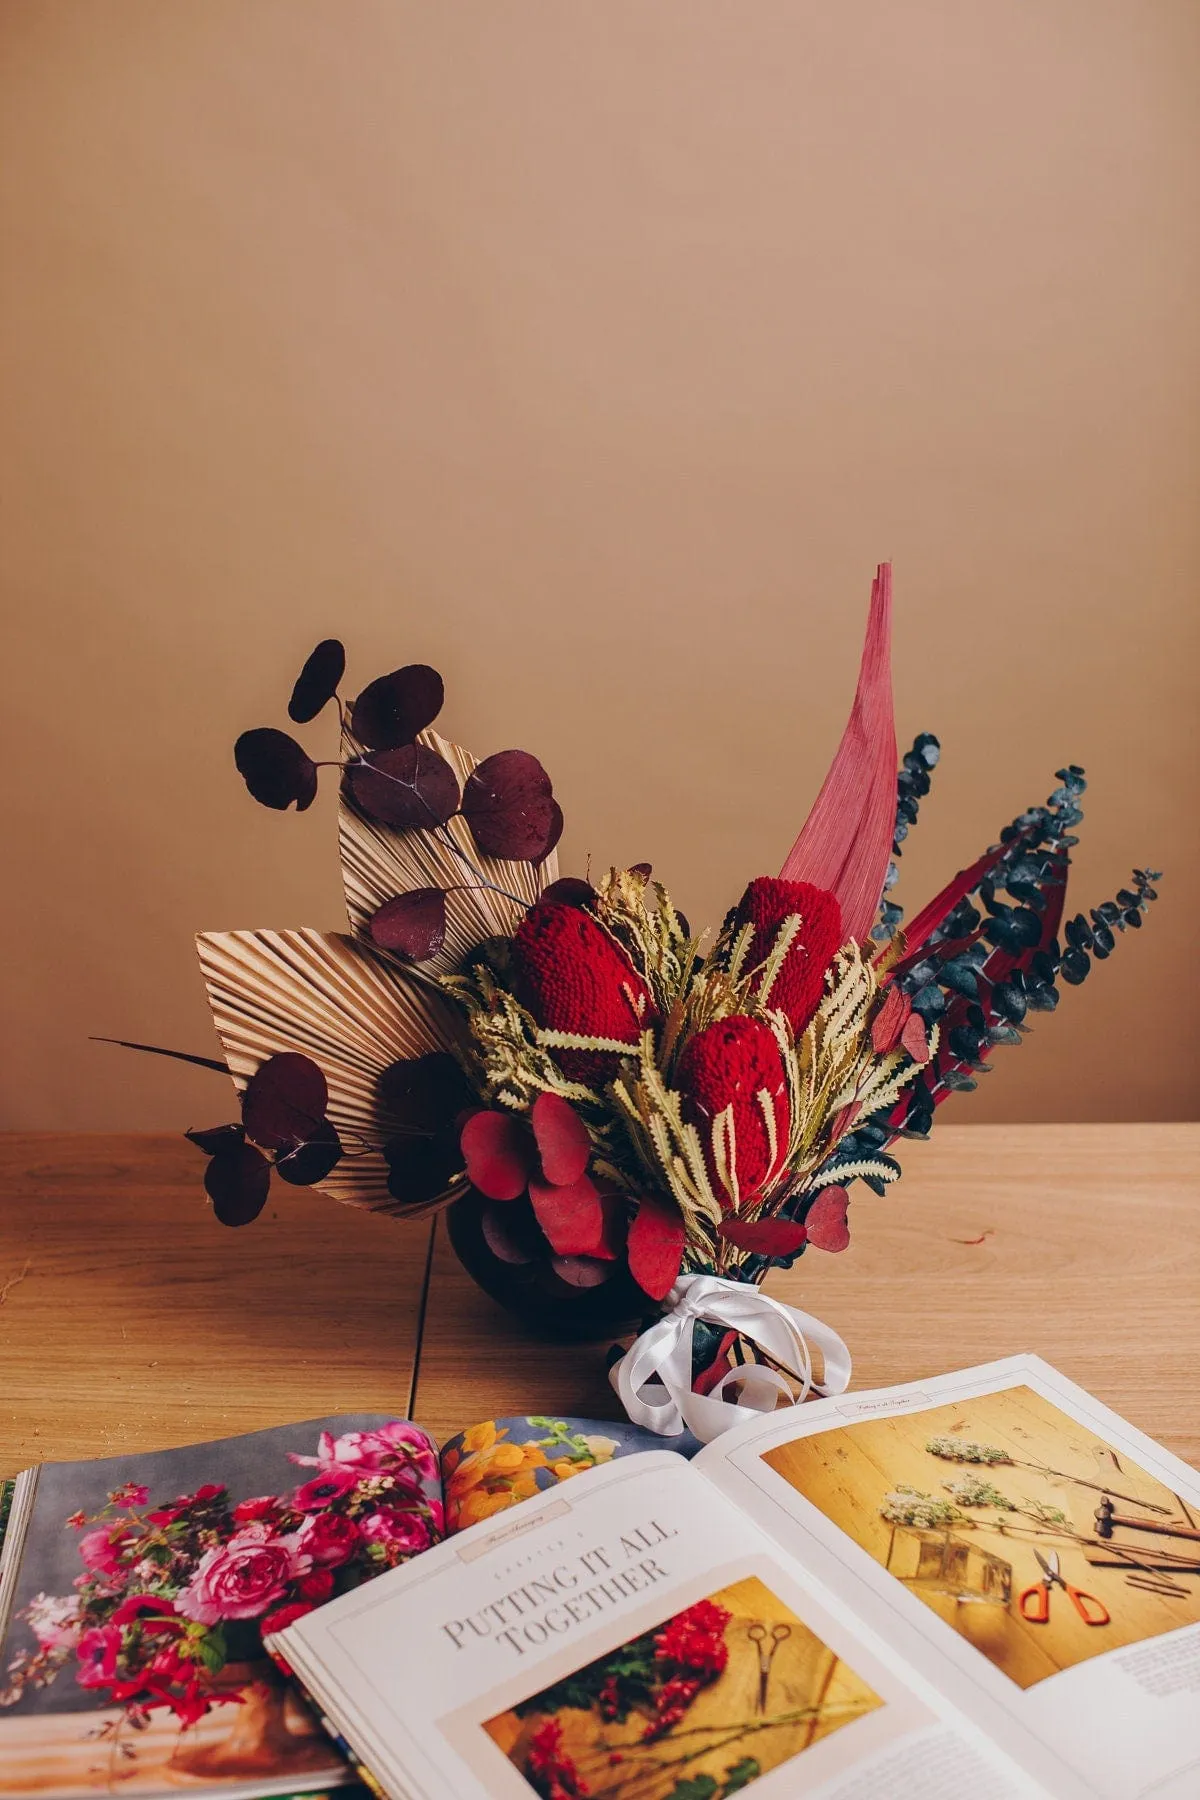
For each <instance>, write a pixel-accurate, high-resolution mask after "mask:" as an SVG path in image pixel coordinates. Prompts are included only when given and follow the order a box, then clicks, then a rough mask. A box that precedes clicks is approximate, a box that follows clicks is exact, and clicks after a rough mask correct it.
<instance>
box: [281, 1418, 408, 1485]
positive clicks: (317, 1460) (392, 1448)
mask: <svg viewBox="0 0 1200 1800" xmlns="http://www.w3.org/2000/svg"><path fill="white" fill-rule="evenodd" d="M291 1460H292V1462H296V1463H305V1464H308V1465H309V1466H310V1467H313V1468H319V1469H329V1468H346V1469H354V1470H356V1471H357V1472H358V1473H359V1474H360V1475H395V1474H398V1473H399V1472H400V1471H401V1470H402V1469H411V1470H415V1471H416V1472H417V1473H418V1474H419V1475H421V1476H422V1477H424V1478H425V1479H426V1480H428V1481H436V1480H437V1475H438V1465H437V1457H436V1456H435V1454H434V1452H433V1450H432V1448H431V1447H430V1443H429V1439H428V1438H427V1437H426V1436H425V1433H424V1432H423V1431H421V1430H419V1429H418V1427H417V1426H415V1425H410V1424H408V1423H407V1421H406V1420H404V1419H393V1420H392V1421H391V1422H390V1424H387V1425H382V1426H380V1428H379V1430H378V1431H347V1432H345V1433H344V1434H343V1435H342V1436H341V1437H340V1438H335V1437H333V1436H332V1435H331V1434H330V1433H329V1432H328V1431H323V1432H322V1433H321V1436H320V1438H319V1440H318V1443H317V1454H316V1455H315V1456H296V1455H294V1454H293V1455H292V1457H291Z"/></svg>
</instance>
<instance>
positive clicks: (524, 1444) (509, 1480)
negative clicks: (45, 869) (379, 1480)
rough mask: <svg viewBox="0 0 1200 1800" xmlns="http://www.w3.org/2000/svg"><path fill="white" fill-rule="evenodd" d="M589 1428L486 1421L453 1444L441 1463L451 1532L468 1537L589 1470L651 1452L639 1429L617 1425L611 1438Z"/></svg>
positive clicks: (560, 1422) (534, 1419)
mask: <svg viewBox="0 0 1200 1800" xmlns="http://www.w3.org/2000/svg"><path fill="white" fill-rule="evenodd" d="M585 1425H588V1422H587V1421H584V1420H579V1419H550V1418H545V1417H543V1416H542V1415H540V1414H535V1415H532V1416H530V1417H526V1418H516V1419H488V1420H487V1421H486V1422H485V1423H484V1424H482V1425H472V1426H471V1428H470V1430H469V1431H463V1432H460V1433H459V1434H458V1436H457V1437H454V1438H451V1439H450V1440H449V1442H448V1443H447V1444H446V1446H445V1448H444V1449H443V1451H442V1457H441V1465H442V1484H443V1491H444V1493H445V1499H446V1524H447V1530H448V1531H451V1532H453V1531H465V1530H466V1528H467V1526H468V1525H477V1524H478V1523H479V1521H480V1520H481V1519H490V1518H491V1517H492V1516H493V1515H494V1514H495V1513H498V1512H503V1511H504V1509H505V1508H506V1507H508V1506H515V1505H516V1504H517V1502H518V1501H519V1500H528V1498H529V1496H530V1495H531V1494H537V1493H541V1492H542V1491H544V1490H545V1489H546V1488H551V1487H554V1486H555V1485H556V1484H557V1483H558V1482H560V1481H567V1480H569V1478H570V1477H571V1476H572V1475H579V1474H582V1473H583V1471H584V1470H585V1469H594V1468H596V1467H597V1466H598V1465H599V1464H600V1463H606V1462H611V1461H612V1459H613V1457H614V1456H620V1455H622V1454H626V1455H627V1454H628V1453H629V1451H630V1450H644V1449H646V1448H647V1444H646V1433H645V1432H642V1431H638V1430H637V1429H636V1427H630V1426H628V1425H625V1426H621V1425H617V1424H614V1425H613V1426H612V1427H611V1435H607V1434H602V1433H598V1432H596V1431H595V1430H593V1429H591V1428H590V1425H588V1428H587V1429H585V1428H584V1427H585ZM629 1438H633V1439H634V1440H636V1441H634V1442H630V1443H627V1442H626V1441H625V1440H626V1439H629Z"/></svg>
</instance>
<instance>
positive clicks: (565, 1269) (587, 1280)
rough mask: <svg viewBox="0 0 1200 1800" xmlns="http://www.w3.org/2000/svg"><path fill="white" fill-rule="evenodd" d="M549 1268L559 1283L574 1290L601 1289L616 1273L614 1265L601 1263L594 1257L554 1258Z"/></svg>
mask: <svg viewBox="0 0 1200 1800" xmlns="http://www.w3.org/2000/svg"><path fill="white" fill-rule="evenodd" d="M550 1267H551V1268H552V1269H553V1270H554V1273H555V1274H556V1275H557V1276H558V1278H559V1280H560V1281H565V1282H566V1283H567V1285H568V1287H576V1288H594V1287H601V1286H602V1285H603V1284H604V1282H606V1281H611V1280H612V1278H613V1276H614V1275H615V1274H616V1272H617V1265H616V1264H615V1263H611V1262H601V1261H600V1259H599V1257H596V1256H555V1257H553V1258H552V1259H551V1262H550Z"/></svg>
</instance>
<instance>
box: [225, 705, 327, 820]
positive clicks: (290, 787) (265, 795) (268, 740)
mask: <svg viewBox="0 0 1200 1800" xmlns="http://www.w3.org/2000/svg"><path fill="white" fill-rule="evenodd" d="M233 760H234V762H235V763H236V764H237V770H238V774H239V775H240V776H241V777H242V779H243V781H244V782H245V783H246V786H247V787H248V788H249V789H250V792H251V794H252V795H253V796H254V798H255V799H256V800H257V801H258V803H259V805H260V806H270V807H273V808H274V810H275V811H276V812H285V811H286V810H287V808H288V807H289V806H291V805H292V804H293V802H294V803H295V807H296V811H297V812H305V811H306V810H307V809H308V807H310V806H311V805H312V803H313V801H314V800H315V799H316V797H317V765H316V763H315V762H313V760H312V758H311V757H310V756H309V755H308V753H307V751H306V750H305V749H304V747H303V745H301V744H298V743H297V742H296V740H295V738H293V737H289V736H288V734H287V732H286V731H276V730H275V729H274V728H273V727H272V726H270V725H262V726H260V727H259V728H258V729H257V730H255V731H243V733H242V735H241V737H240V738H239V739H238V741H237V743H236V744H235V745H234V746H233Z"/></svg>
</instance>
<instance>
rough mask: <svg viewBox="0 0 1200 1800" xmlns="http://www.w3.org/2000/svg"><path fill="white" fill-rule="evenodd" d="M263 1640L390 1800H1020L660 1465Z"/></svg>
mask: <svg viewBox="0 0 1200 1800" xmlns="http://www.w3.org/2000/svg"><path fill="white" fill-rule="evenodd" d="M272 1647H273V1648H274V1649H276V1650H277V1651H278V1653H279V1654H281V1655H283V1656H284V1657H286V1659H287V1661H288V1662H289V1664H291V1665H292V1666H293V1667H294V1668H295V1670H296V1673H297V1675H298V1677H299V1679H300V1680H301V1681H302V1682H303V1684H304V1685H305V1687H306V1688H307V1689H308V1690H309V1691H310V1692H311V1693H312V1694H313V1695H314V1698H315V1699H316V1701H317V1703H318V1705H319V1706H320V1707H321V1708H322V1710H323V1711H325V1712H326V1713H328V1715H329V1716H330V1717H331V1718H332V1720H333V1721H334V1723H335V1725H336V1727H337V1728H338V1730H340V1731H341V1732H343V1733H344V1734H345V1736H346V1738H347V1740H348V1741H349V1743H350V1744H351V1745H352V1746H353V1747H354V1751H355V1753H356V1755H357V1756H358V1758H359V1759H361V1761H362V1763H363V1764H364V1766H365V1767H366V1768H367V1769H369V1770H370V1771H371V1773H372V1775H373V1776H374V1777H375V1778H376V1779H377V1780H378V1781H379V1783H380V1785H381V1787H382V1789H383V1791H384V1793H385V1794H386V1795H388V1796H391V1797H392V1800H444V1797H445V1796H446V1795H447V1794H453V1795H455V1796H456V1800H481V1797H483V1796H487V1797H488V1800H535V1797H539V1800H549V1797H550V1796H555V1797H560V1796H564V1795H566V1796H573V1795H581V1796H582V1795H587V1796H589V1800H698V1797H699V1800H723V1797H724V1796H727V1795H732V1794H733V1793H735V1792H737V1793H741V1792H742V1791H743V1790H745V1789H749V1788H750V1787H753V1788H754V1792H755V1795H756V1796H757V1795H758V1794H759V1793H761V1794H762V1797H763V1800H771V1796H776V1800H781V1797H782V1796H788V1797H789V1800H795V1797H798V1796H804V1797H806V1800H807V1797H812V1800H818V1797H819V1800H868V1797H869V1800H879V1796H881V1795H883V1794H887V1795H888V1796H889V1800H961V1796H962V1794H963V1793H970V1794H971V1795H972V1797H973V1800H1010V1797H1011V1796H1014V1795H1016V1794H1018V1793H1022V1794H1024V1793H1028V1792H1029V1791H1030V1788H1029V1786H1028V1784H1026V1783H1024V1782H1023V1780H1022V1778H1021V1777H1020V1776H1019V1774H1018V1773H1017V1772H1016V1771H1014V1770H1012V1769H1011V1768H1010V1767H1008V1766H1006V1765H1005V1764H1004V1763H1003V1762H1002V1760H1001V1759H1000V1758H998V1757H997V1756H996V1755H995V1754H994V1752H992V1751H991V1750H990V1748H989V1747H988V1746H986V1745H985V1744H983V1743H982V1742H981V1741H978V1742H976V1743H974V1744H972V1743H971V1742H970V1741H968V1740H969V1736H970V1731H969V1728H968V1730H967V1732H966V1733H964V1732H963V1731H961V1730H959V1729H957V1728H956V1723H955V1720H954V1717H953V1715H952V1713H951V1712H950V1710H949V1709H948V1708H947V1707H946V1706H945V1705H944V1703H942V1702H940V1701H939V1700H938V1699H937V1697H936V1695H934V1694H933V1693H932V1691H931V1690H929V1689H928V1688H926V1687H924V1686H923V1685H921V1686H918V1685H916V1684H914V1683H912V1682H911V1681H909V1680H908V1679H907V1678H906V1677H905V1675H904V1673H903V1670H902V1667H901V1665H900V1663H899V1662H898V1660H897V1659H895V1658H892V1657H889V1656H888V1655H887V1653H886V1651H884V1650H883V1647H882V1646H880V1645H878V1644H875V1643H872V1642H869V1641H868V1640H867V1638H866V1637H865V1636H864V1635H863V1634H861V1633H860V1632H858V1631H857V1630H856V1629H855V1627H854V1624H853V1621H852V1620H851V1618H850V1616H849V1614H848V1613H847V1612H846V1610H845V1609H844V1608H842V1607H839V1606H838V1605H837V1604H836V1602H835V1603H834V1605H832V1606H830V1605H827V1604H825V1603H823V1602H822V1601H821V1600H820V1599H818V1598H817V1596H816V1594H815V1592H814V1590H813V1588H812V1587H811V1586H810V1584H808V1583H807V1582H806V1580H805V1578H804V1576H803V1574H802V1572H801V1571H799V1570H798V1569H797V1567H796V1565H795V1563H794V1562H793V1561H792V1559H791V1558H789V1557H788V1556H786V1555H785V1554H782V1553H780V1552H779V1551H778V1549H777V1548H776V1547H775V1546H774V1545H772V1543H771V1542H770V1540H769V1539H768V1538H767V1537H766V1536H765V1534H763V1533H762V1532H761V1531H759V1530H758V1529H757V1528H756V1527H755V1526H754V1525H753V1523H752V1522H751V1521H749V1520H748V1519H746V1518H745V1517H744V1516H742V1515H741V1514H740V1513H739V1512H738V1511H737V1510H736V1509H735V1508H734V1507H733V1506H731V1505H730V1504H729V1503H728V1502H727V1501H726V1500H724V1499H723V1498H722V1497H721V1496H720V1495H719V1494H718V1493H717V1492H716V1491H715V1490H714V1489H713V1488H712V1487H711V1486H710V1485H709V1484H708V1483H706V1482H704V1481H703V1480H702V1479H701V1478H699V1477H698V1476H697V1475H696V1474H695V1472H694V1470H693V1469H691V1468H690V1467H689V1465H688V1464H687V1462H686V1461H685V1460H684V1459H682V1458H680V1457H676V1456H671V1455H670V1454H663V1453H658V1454H651V1455H645V1456H635V1457H630V1458H628V1459H625V1460H623V1461H614V1462H610V1463H609V1464H608V1465H607V1466H605V1467H602V1468H598V1469H594V1470H593V1471H592V1472H591V1473H589V1474H588V1475H587V1477H586V1479H584V1480H582V1481H573V1480H572V1481H568V1482H565V1483H564V1484H562V1485H561V1486H559V1487H557V1488H556V1489H555V1490H553V1491H552V1492H550V1493H547V1494H544V1495H540V1496H538V1497H536V1498H534V1499H529V1500H526V1501H524V1502H523V1503H521V1504H520V1505H518V1506H517V1507H515V1508H514V1509H512V1510H511V1511H509V1512H507V1513H506V1514H505V1515H504V1516H503V1517H502V1518H498V1519H496V1520H495V1521H485V1522H484V1523H481V1524H479V1525H476V1526H473V1527H472V1528H470V1529H469V1530H467V1531H464V1532H462V1533H460V1534H459V1535H458V1536H457V1537H455V1538H453V1539H451V1540H450V1541H449V1542H447V1543H445V1544H443V1545H441V1546H439V1547H438V1548H437V1549H436V1550H433V1551H430V1552H429V1553H428V1554H427V1555H426V1556H423V1557H421V1558H420V1559H419V1560H418V1561H417V1562H415V1563H413V1564H412V1565H410V1566H409V1567H408V1568H406V1569H402V1570H397V1571H395V1573H393V1574H391V1575H388V1576H385V1577H383V1578H382V1579H381V1580H380V1581H379V1582H376V1583H374V1584H373V1585H372V1587H371V1589H370V1590H369V1591H368V1590H364V1591H363V1592H362V1593H359V1594H352V1595H348V1596H346V1598H345V1599H343V1600H341V1601H338V1602H337V1603H335V1604H334V1605H332V1606H330V1607H326V1608H323V1609H322V1611H321V1612H320V1613H315V1614H313V1615H312V1616H311V1617H309V1618H307V1619H304V1620H302V1621H300V1623H299V1624H298V1625H296V1626H294V1627H292V1628H291V1629H289V1630H288V1631H286V1632H284V1633H282V1634H281V1636H280V1637H279V1638H277V1639H273V1640H272ZM760 1784H761V1785H760Z"/></svg>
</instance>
